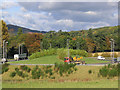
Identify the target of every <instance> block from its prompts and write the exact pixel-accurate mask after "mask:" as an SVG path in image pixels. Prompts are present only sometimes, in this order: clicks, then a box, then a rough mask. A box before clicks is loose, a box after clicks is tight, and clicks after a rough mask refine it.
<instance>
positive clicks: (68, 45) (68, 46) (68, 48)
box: [67, 39, 70, 57]
mask: <svg viewBox="0 0 120 90" xmlns="http://www.w3.org/2000/svg"><path fill="white" fill-rule="evenodd" d="M67 48H68V57H69V55H70V53H69V39H67Z"/></svg>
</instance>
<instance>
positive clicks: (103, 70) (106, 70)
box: [99, 67, 109, 77]
mask: <svg viewBox="0 0 120 90" xmlns="http://www.w3.org/2000/svg"><path fill="white" fill-rule="evenodd" d="M99 73H100V75H102V76H103V77H107V75H108V73H109V69H107V68H105V67H103V68H102V69H100V70H99Z"/></svg>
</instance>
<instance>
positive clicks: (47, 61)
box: [9, 55, 62, 64]
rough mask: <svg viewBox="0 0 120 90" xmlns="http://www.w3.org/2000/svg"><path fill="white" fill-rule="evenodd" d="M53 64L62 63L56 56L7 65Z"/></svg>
mask: <svg viewBox="0 0 120 90" xmlns="http://www.w3.org/2000/svg"><path fill="white" fill-rule="evenodd" d="M55 62H58V63H59V62H62V60H60V59H59V58H58V57H57V56H56V55H52V56H44V57H40V58H36V59H32V60H25V61H23V60H21V61H14V62H9V63H21V64H54V63H55Z"/></svg>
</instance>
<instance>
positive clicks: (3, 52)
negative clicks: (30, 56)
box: [3, 40, 5, 59]
mask: <svg viewBox="0 0 120 90" xmlns="http://www.w3.org/2000/svg"><path fill="white" fill-rule="evenodd" d="M4 45H5V40H3V59H4V58H5V56H4V54H5V46H4Z"/></svg>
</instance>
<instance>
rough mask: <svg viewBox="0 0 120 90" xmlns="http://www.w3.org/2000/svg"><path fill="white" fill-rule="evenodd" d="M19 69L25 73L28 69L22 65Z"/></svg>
mask: <svg viewBox="0 0 120 90" xmlns="http://www.w3.org/2000/svg"><path fill="white" fill-rule="evenodd" d="M20 69H21V70H25V71H26V70H27V69H28V67H27V66H26V65H22V66H20Z"/></svg>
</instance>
